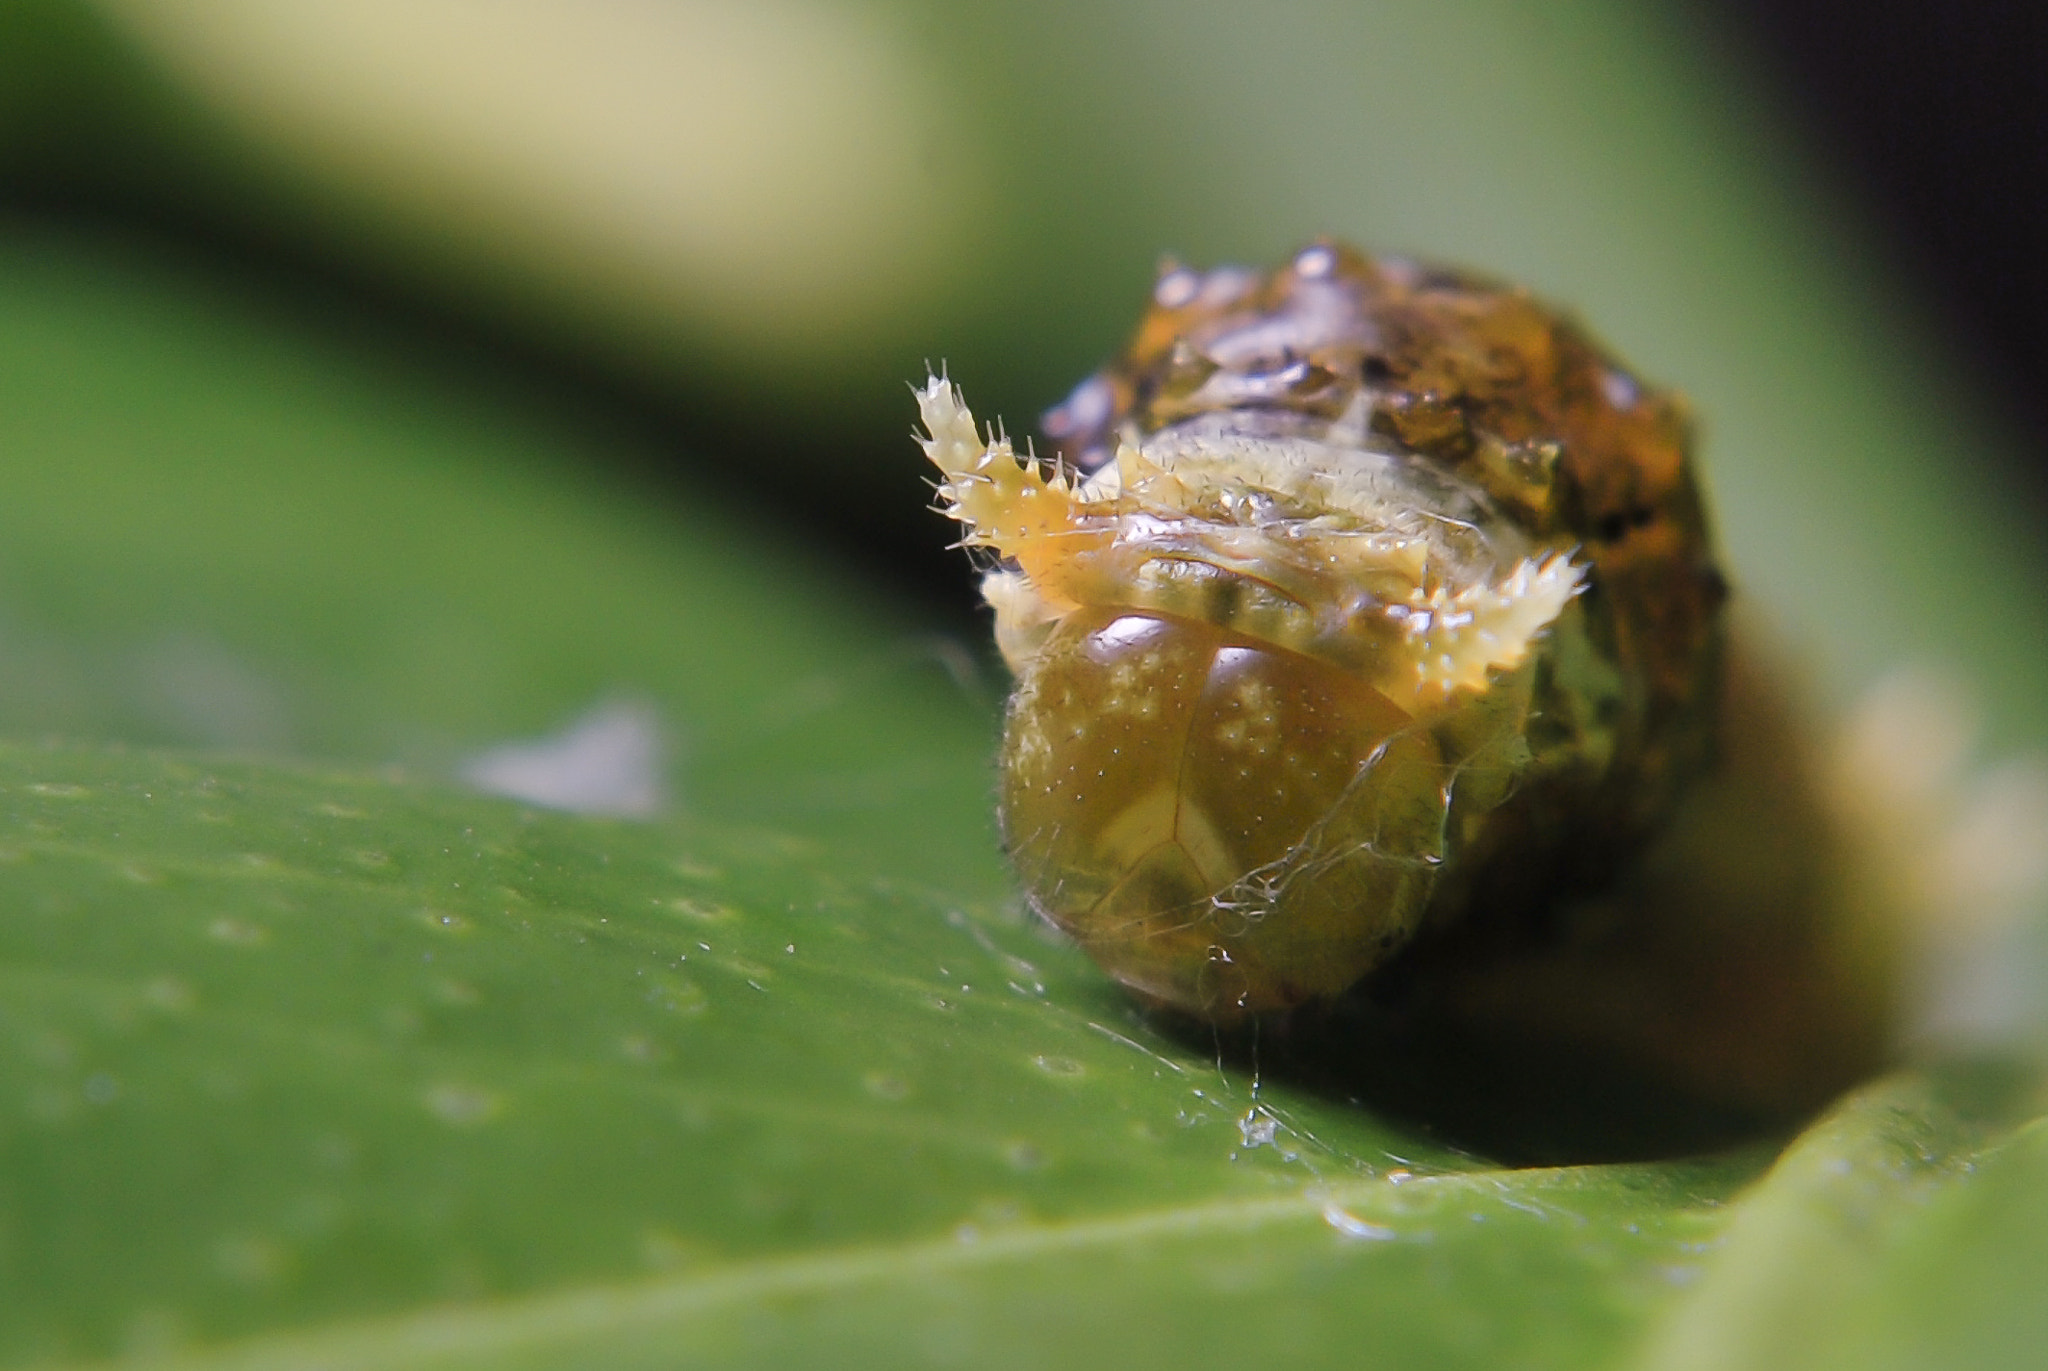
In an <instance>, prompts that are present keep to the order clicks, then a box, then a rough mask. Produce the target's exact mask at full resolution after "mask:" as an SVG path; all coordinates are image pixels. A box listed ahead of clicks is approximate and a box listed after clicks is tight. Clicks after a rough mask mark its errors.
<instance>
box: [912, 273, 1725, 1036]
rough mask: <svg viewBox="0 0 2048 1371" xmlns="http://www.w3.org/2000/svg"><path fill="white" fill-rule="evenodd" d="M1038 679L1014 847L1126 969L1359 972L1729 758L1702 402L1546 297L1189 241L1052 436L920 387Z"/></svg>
mask: <svg viewBox="0 0 2048 1371" xmlns="http://www.w3.org/2000/svg"><path fill="white" fill-rule="evenodd" d="M918 400H919V406H920V409H921V411H922V417H923V420H924V424H925V428H926V434H925V435H924V437H923V438H922V439H921V442H922V444H923V446H924V448H925V451H926V453H927V454H928V455H929V456H930V457H931V459H932V461H933V462H934V463H935V464H936V466H937V467H938V468H939V471H940V473H941V478H942V479H941V483H940V486H939V490H940V500H941V507H942V508H943V509H944V510H945V511H946V512H947V513H949V514H951V515H952V516H953V517H954V518H956V519H958V520H959V521H960V523H961V525H962V528H963V532H964V536H963V540H962V541H963V542H964V543H966V544H967V545H969V546H979V547H985V548H989V549H992V550H993V551H994V553H995V554H996V557H997V561H996V563H995V565H994V566H993V567H992V568H991V569H990V570H989V571H988V572H987V573H986V575H985V578H984V582H983V590H984V594H985V595H986V597H987V599H988V601H989V603H990V604H991V605H992V606H993V607H994V609H995V611H996V632H997V637H998V641H999V643H1000V645H1001V646H1002V649H1003V652H1004V655H1005V657H1006V658H1007V659H1008V660H1009V662H1010V665H1011V667H1012V668H1013V670H1014V671H1015V672H1016V675H1017V686H1016V691H1015V693H1014V695H1013V696H1012V698H1011V701H1010V708H1009V715H1008V723H1007V728H1006V733H1005V740H1004V745H1003V754H1002V824H1003V831H1004V835H1005V839H1006V841H1007V844H1008V846H1009V849H1010V852H1011V856H1012V858H1013V860H1014V861H1015V863H1016V866H1017V870H1018V872H1019V874H1020V876H1021V877H1022V879H1023V883H1024V887H1025V890H1026V892H1027V894H1028V896H1029V898H1030V900H1031V902H1032V904H1033V906H1034V907H1035V908H1036V909H1037V910H1038V911H1039V912H1040V913H1042V914H1043V915H1045V917H1047V918H1048V919H1050V920H1052V921H1053V922H1054V923H1056V924H1058V925H1059V926H1060V927H1062V928H1064V929H1066V930H1067V931H1068V932H1070V933H1072V934H1073V935H1074V936H1075V937H1076V938H1077V939H1078V940H1079V941H1080V942H1081V943H1082V944H1083V945H1084V946H1085V947H1086V948H1087V949H1088V950H1089V951H1090V952H1091V953H1092V954H1093V955H1094V956H1095V958H1096V959H1097V960H1098V961H1099V962H1100V963H1101V964H1102V965H1103V966H1104V967H1105V968H1106V969H1107V970H1108V971H1109V972H1110V974H1111V975H1113V976H1115V977H1116V978H1117V979H1118V980H1119V981H1121V982H1123V983H1124V984H1125V985H1126V986H1128V987H1129V988H1130V989H1132V990H1133V991H1134V992H1136V993H1137V994H1139V995H1140V996H1142V997H1144V998H1145V999H1147V1000H1150V1001H1152V1002H1155V1003H1159V1004H1163V1005H1168V1006H1171V1007H1173V1008H1176V1009H1179V1010H1182V1011H1186V1012H1190V1013H1193V1014H1196V1015H1200V1016H1202V1017H1206V1018H1209V1019H1212V1020H1216V1021H1219V1022H1221V1021H1229V1020H1231V1019H1234V1018H1237V1017H1240V1016H1242V1015H1245V1014H1248V1013H1260V1012H1264V1011H1269V1010H1276V1009H1285V1008H1289V1007H1292V1006H1295V1005H1299V1004H1302V1003H1305V1002H1309V1001H1314V1000H1321V999H1329V998H1332V997H1335V996H1337V995H1339V994H1341V993H1343V992H1344V991H1345V990H1346V989H1348V988H1349V987H1350V986H1352V985H1353V984H1354V983H1356V982H1358V981H1359V980H1360V979H1361V978H1363V977H1365V976H1367V975H1369V974H1370V973H1372V972H1373V971H1374V970H1375V969H1377V968H1378V967H1380V966H1381V965H1382V964H1384V963H1385V962H1387V961H1388V960H1389V959H1390V958H1393V957H1394V956H1396V955H1397V954H1398V953H1400V952H1401V950H1402V949H1403V948H1404V947H1407V946H1408V945H1410V944H1411V943H1415V942H1417V941H1418V940H1424V941H1427V940H1430V939H1432V938H1437V937H1439V936H1440V935H1441V934H1442V933H1443V932H1444V930H1447V929H1451V928H1453V927H1456V926H1458V925H1460V924H1466V925H1471V924H1475V923H1477V924H1488V923H1491V924H1493V925H1496V926H1498V927H1500V928H1502V929H1505V930H1507V931H1508V932H1509V933H1510V935H1511V934H1512V930H1513V928H1514V927H1515V925H1516V921H1517V920H1518V919H1521V918H1522V917H1523V916H1524V915H1525V913H1526V911H1527V910H1528V909H1529V908H1530V907H1532V906H1533V904H1534V903H1535V901H1536V900H1537V899H1538V898H1540V897H1542V896H1543V895H1546V894H1548V893H1550V892H1552V891H1553V890H1555V889H1556V888H1557V887H1558V886H1559V885H1561V884H1569V883H1572V882H1574V881H1584V880H1588V879H1593V878H1597V876H1598V874H1599V873H1600V872H1601V871H1603V870H1605V869H1607V868H1608V867H1611V866H1612V864H1613V863H1614V862H1615V861H1616V860H1617V859H1618V858H1619V857H1620V856H1621V855H1623V854H1625V853H1626V852H1627V851H1628V850H1629V849H1631V848H1632V847H1634V846H1635V845H1636V844H1638V843H1639V842H1641V841H1642V840H1643V839H1644V838H1645V837H1647V836H1648V835H1649V834H1650V833H1651V832H1652V831H1653V830H1654V829H1655V827H1656V826H1657V825H1658V824H1659V823H1660V822H1661V820H1662V818H1663V817H1664V815H1665V813H1666V812H1667V811H1668V810H1669V808H1670V807H1671V805H1672V803H1673V801H1674V800H1675V798H1676V796H1677V794H1678V793H1679V791H1680V790H1681V789H1682V788H1683V787H1684V785H1685V784H1686V783H1687V781H1689V779H1690V778H1691V777H1692V776H1693V775H1694V774H1695V773H1696V772H1697V771H1699V770H1700V769H1701V768H1702V766H1703V765H1704V764H1705V762H1706V760H1707V758H1708V755H1709V752H1710V751H1711V743H1712V738H1711V733H1712V728H1711V724H1712V718H1713V712H1714V703H1715V700H1714V696H1715V690H1714V682H1715V681H1716V680H1717V679H1718V677H1717V660H1718V644H1719V636H1720V629H1719V617H1720V616H1719V609H1720V603H1721V600H1722V598H1723V593H1724V592H1723V589H1722V583H1721V580H1720V577H1719V575H1718V574H1717V572H1716V570H1715V568H1714V566H1713V564H1712V560H1711V555H1710V552H1709V548H1708V541H1707V534H1706V529H1705V521H1704V517H1703V514H1702V511H1701V505H1700V500H1699V495H1698V491H1697V489H1696V487H1695V485H1694V482H1693V478H1692V474H1691V471H1690V467H1689V465H1688V463H1687V460H1686V432H1685V424H1684V421H1683V417H1682V414H1681V413H1680V411H1679V409H1678V407H1677V406H1676V405H1675V404H1674V403H1673V402H1672V401H1671V400H1670V399H1669V398H1668V397H1665V396H1662V395H1658V394H1656V393H1654V392H1651V391H1649V390H1646V389H1645V388H1643V387H1641V386H1640V385H1638V384H1637V383H1636V382H1635V381H1634V380H1633V379H1632V378H1630V377H1629V376H1628V375H1627V374H1626V373H1624V372H1622V371H1621V370H1620V369H1619V368H1618V367H1616V366H1615V365H1614V364H1613V363H1612V362H1611V361H1609V360H1608V359H1607V358H1605V357H1604V356H1603V355H1602V354H1601V353H1600V352H1599V351H1598V350H1597V349H1596V348H1595V347H1594V346H1593V345H1592V344H1591V343H1590V342H1589V341H1587V340H1586V339H1585V337H1584V336H1583V335H1581V334H1580V333H1579V332H1578V331H1577V330H1576V329H1575V328H1574V327H1573V326H1572V325H1571V324H1570V323H1569V322H1567V321H1565V320H1563V319H1561V318H1559V317H1558V316H1557V315H1555V314H1554V313H1551V312H1549V311H1547V310H1545V309H1543V308H1542V307H1540V306H1538V305H1536V304H1534V303H1533V302H1531V301H1530V300H1529V299H1528V297H1527V296H1525V295H1524V294H1522V293H1520V292H1518V291H1513V290H1507V289H1501V288H1496V287H1492V286H1488V285H1483V284H1479V283H1475V282H1473V281H1471V280H1468V279H1466V278H1462V277H1455V276H1450V275H1446V274H1443V273H1433V272H1428V271H1424V270H1421V269H1419V268H1415V267H1413V266H1410V265H1407V264H1404V263H1397V262H1377V263H1376V262H1372V261H1369V260H1368V259H1366V258H1364V257H1362V256H1360V255H1358V254H1356V253H1354V252H1351V251H1349V250H1348V249H1344V248H1341V247H1337V246H1335V245H1332V244H1327V243H1319V244H1315V245H1313V246H1311V247H1309V248H1307V249H1305V250H1304V251H1303V252H1302V253H1300V254H1298V255H1297V256H1296V258H1295V259H1294V261H1293V262H1292V263H1290V264H1289V265H1288V266H1287V267H1285V268H1282V269H1281V270H1279V271H1277V272H1274V273H1272V274H1271V275H1269V276H1263V277H1262V276H1258V275H1255V274H1253V273H1249V272H1245V271H1241V270H1236V269H1226V270H1222V271H1217V272H1211V273H1208V274H1206V275H1203V274H1199V273H1195V272H1192V271H1189V270H1187V269H1185V268H1180V267H1172V266H1169V267H1168V268H1167V269H1166V270H1165V271H1164V272H1163V273H1162V275H1161V276H1160V279H1159V281H1158V283H1157V284H1156V286H1155V288H1154V296H1153V304H1152V308H1151V309H1150V311H1149V312H1148V313H1147V315H1146V317H1145V319H1144V320H1143V322H1142V323H1141V325H1140V327H1139V330H1138V333H1137V336H1136V337H1135V339H1134V340H1133V342H1132V344H1131V346H1130V348H1129V349H1128V350H1127V352H1126V353H1125V355H1124V356H1123V357H1121V358H1120V359H1118V360H1117V361H1116V362H1114V363H1112V364H1111V365H1110V366H1109V367H1108V368H1106V369H1105V370H1104V371H1102V372H1101V373H1098V374H1097V375H1096V376H1094V377H1091V378H1090V379H1089V380H1088V381H1086V382H1084V383H1083V384H1082V386H1081V387H1080V388H1079V389H1077V390H1076V392H1075V393H1074V395H1073V396H1072V397H1071V398H1070V399H1069V400H1068V401H1067V402H1066V403H1065V404H1064V405H1062V406H1061V407H1060V408H1059V409H1056V410H1054V411H1053V412H1052V413H1051V414H1049V415H1048V416H1047V417H1046V420H1045V429H1046V433H1047V436H1048V437H1049V438H1051V439H1052V440H1053V442H1054V443H1055V445H1056V448H1057V452H1056V455H1055V456H1053V457H1052V458H1050V459H1048V460H1045V461H1040V460H1037V459H1020V458H1019V457H1018V456H1017V455H1016V454H1015V453H1014V452H1013V450H1012V449H1011V447H1010V444H1009V443H1008V441H1007V440H998V439H995V438H993V437H991V436H990V435H988V434H985V433H984V432H982V430H981V429H980V427H979V426H978V425H977V424H976V423H975V421H974V418H973V416H972V414H971V413H969V412H968V410H967V408H966V405H965V402H964V400H963V399H962V398H961V396H960V394H959V392H958V391H956V390H955V389H954V388H953V387H952V386H951V385H950V384H949V383H948V382H946V381H944V380H938V379H934V380H932V381H930V382H929V383H928V384H927V385H926V386H925V387H924V389H922V390H921V391H920V392H919V395H918Z"/></svg>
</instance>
